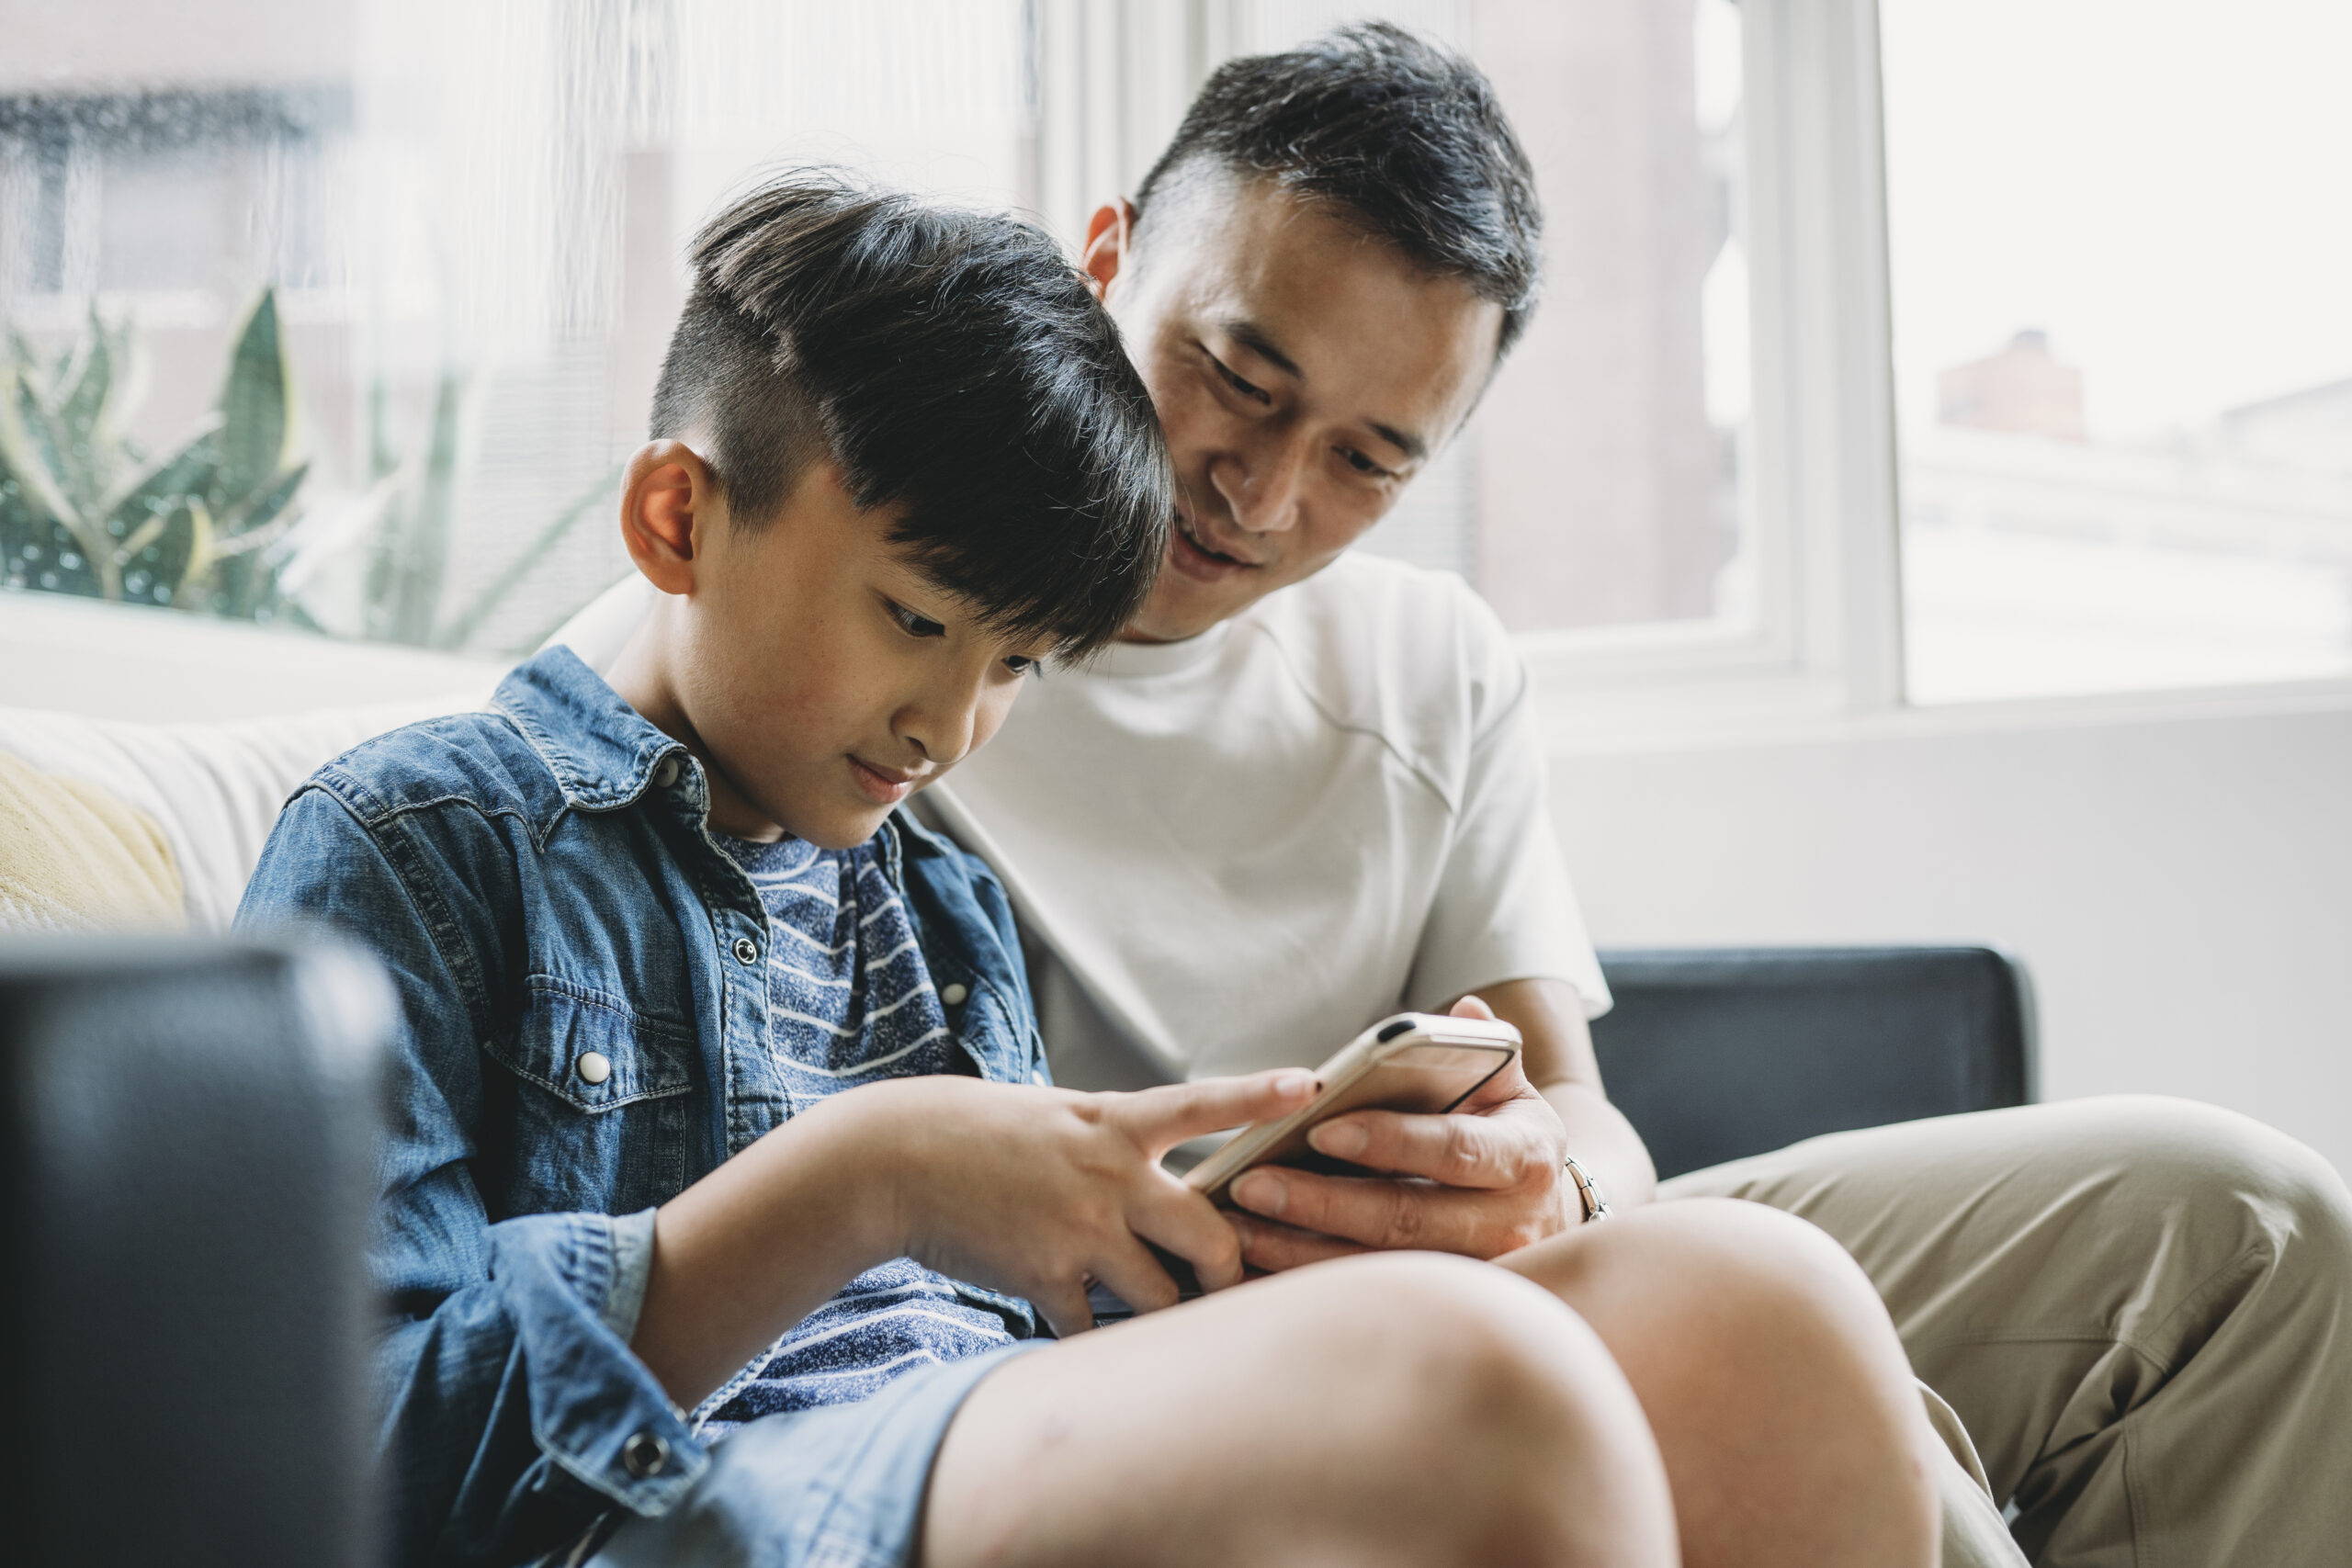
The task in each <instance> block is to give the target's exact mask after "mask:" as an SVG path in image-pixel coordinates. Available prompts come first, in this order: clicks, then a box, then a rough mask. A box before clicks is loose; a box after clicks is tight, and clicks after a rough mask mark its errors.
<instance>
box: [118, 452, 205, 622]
mask: <svg viewBox="0 0 2352 1568" xmlns="http://www.w3.org/2000/svg"><path fill="white" fill-rule="evenodd" d="M219 473H220V444H219V441H218V439H217V433H216V432H215V431H214V430H213V429H211V428H209V427H208V428H206V429H204V430H201V431H199V432H198V434H196V435H195V437H194V438H192V439H191V440H190V441H189V442H188V443H187V445H186V446H182V447H181V448H180V449H179V450H178V451H177V452H175V453H173V454H172V455H171V456H170V457H166V458H164V460H163V461H162V462H160V463H158V464H156V465H155V466H154V467H153V468H150V469H148V470H147V471H146V472H145V473H144V474H142V475H141V476H140V477H139V478H138V479H136V480H135V481H133V483H132V484H131V486H130V489H129V490H127V491H123V493H122V494H120V495H119V496H118V497H116V498H114V501H113V502H112V504H110V505H109V506H108V507H107V524H106V525H107V533H108V534H109V535H111V536H113V537H114V538H115V539H116V540H118V541H119V545H118V548H117V554H118V556H119V557H121V556H123V555H124V554H125V552H126V550H127V548H128V547H129V546H130V544H131V543H132V542H134V541H136V542H138V543H139V545H140V550H138V551H129V552H128V553H130V554H133V555H135V554H139V553H142V552H143V551H144V549H145V547H146V546H147V544H148V543H149V542H150V541H152V540H153V539H154V537H155V532H154V526H153V525H156V524H157V523H158V522H160V523H162V524H163V525H164V526H165V528H168V527H169V525H171V523H172V522H173V521H174V520H175V518H177V517H178V516H180V515H181V514H183V513H186V512H187V510H188V508H189V503H190V502H199V503H200V502H202V501H203V499H204V497H205V496H206V494H207V493H209V491H211V490H212V488H213V486H214V485H215V484H216V483H217V482H218V477H219ZM208 510H209V508H208ZM142 535H143V537H142ZM123 564H124V565H125V566H128V565H130V560H129V559H128V558H125V559H124V560H123ZM165 581H166V582H168V583H171V584H173V585H176V583H177V578H176V577H175V576H167V577H166V578H165Z"/></svg>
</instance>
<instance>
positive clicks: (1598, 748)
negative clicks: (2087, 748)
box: [1536, 668, 2352, 757]
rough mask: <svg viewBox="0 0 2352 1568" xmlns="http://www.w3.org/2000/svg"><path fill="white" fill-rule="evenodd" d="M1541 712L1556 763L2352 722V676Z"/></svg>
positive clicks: (1758, 696) (1805, 693)
mask: <svg viewBox="0 0 2352 1568" xmlns="http://www.w3.org/2000/svg"><path fill="white" fill-rule="evenodd" d="M1536 689H1537V692H1538V694H1539V709H1538V711H1539V713H1540V715H1541V719H1542V723H1543V726H1544V735H1545V737H1546V740H1547V750H1549V751H1550V752H1551V753H1552V754H1553V755H1555V756H1560V757H1573V756H1595V755H1606V754H1611V753H1626V752H1640V751H1700V750H1719V749H1732V748H1742V747H1753V746H1773V745H1806V744H1821V743H1826V742H1835V741H1840V740H1858V739H1896V738H1903V739H1927V738H1930V737H1942V736H1962V735H1990V734H2014V733H2018V732H2022V731H2031V730H2054V729H2095V728H2107V727H2112V726H2122V725H2149V724H2168V723H2178V722H2184V721H2193V720H2200V719H2217V718H2233V717H2259V716H2273V715H2290V714H2331V713H2334V714H2344V715H2346V716H2352V678H2342V677H2338V678H2332V679H2324V680H2306V681H2285V682H2274V683H2267V684H2256V685H2234V686H2205V687H2188V688H2175V689H2170V690H2164V691H2146V692H2105V693H2093V694H2074V695H2064V696H2048V697H2014V698H2006V699H2002V700H1999V701H1985V702H1968V703H1940V704H1937V705H1933V706H1924V707H1923V706H1917V705H1911V704H1907V703H1898V704H1895V705H1891V706H1886V707H1881V708H1874V709H1858V708H1856V707H1854V706H1853V705H1851V702H1850V698H1849V694H1848V693H1847V691H1846V690H1845V688H1844V687H1843V686H1842V685H1840V684H1838V683H1837V682H1830V681H1827V680H1823V679H1819V678H1812V679H1808V678H1805V677H1803V676H1799V675H1796V674H1793V673H1791V672H1789V671H1785V670H1783V671H1758V672H1755V673H1751V674H1747V675H1744V676H1721V675H1697V674H1693V675H1691V676H1690V677H1688V678H1684V679H1654V680H1651V681H1647V682H1640V683H1632V682H1610V683H1608V684H1605V685H1603V684H1586V683H1583V682H1562V681H1560V680H1558V679H1556V678H1553V679H1546V677H1545V674H1544V671H1542V670H1541V669H1540V668H1538V670H1537V672H1536Z"/></svg>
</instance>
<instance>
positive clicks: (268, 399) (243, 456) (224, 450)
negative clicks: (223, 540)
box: [209, 288, 293, 513]
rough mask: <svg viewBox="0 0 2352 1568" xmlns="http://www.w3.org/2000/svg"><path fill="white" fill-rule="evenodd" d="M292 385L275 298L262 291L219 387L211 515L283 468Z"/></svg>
mask: <svg viewBox="0 0 2352 1568" xmlns="http://www.w3.org/2000/svg"><path fill="white" fill-rule="evenodd" d="M292 380H293V378H292V374H291V372H290V371H289V370H288V367H287V363H286V345H285V343H284V341H283V339H282V337H281V335H280V333H278V330H277V290H275V289H269V288H265V289H263V290H262V295H261V299H259V300H258V301H257V302H255V304H254V311H253V314H252V315H250V316H248V317H247V318H245V327H244V331H243V332H242V333H239V334H238V336H237V348H236V352H235V353H234V354H233V355H231V356H230V359H229V376H228V379H227V380H226V381H224V382H223V383H222V384H221V387H220V472H219V473H218V475H216V476H215V479H214V481H213V486H212V489H211V491H210V492H209V501H210V502H211V510H212V511H213V512H214V513H226V512H228V511H229V509H230V508H231V507H232V506H234V505H235V504H236V503H237V502H241V501H243V499H244V498H245V497H247V496H249V495H252V494H254V492H255V491H259V490H261V489H262V488H263V487H264V486H265V485H267V484H268V483H270V482H271V480H272V479H275V478H276V477H277V473H278V470H280V469H281V468H285V467H286V458H287V450H288V441H289V437H290V436H291V434H292V430H293V422H292V421H291V420H290V419H289V418H288V408H289V406H290V404H291V401H292V400H291V396H290V393H291V389H292Z"/></svg>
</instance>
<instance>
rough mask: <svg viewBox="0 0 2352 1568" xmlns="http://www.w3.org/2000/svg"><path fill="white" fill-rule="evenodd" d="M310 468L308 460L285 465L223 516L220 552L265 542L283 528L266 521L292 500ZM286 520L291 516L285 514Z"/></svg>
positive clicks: (284, 508)
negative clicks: (262, 488)
mask: <svg viewBox="0 0 2352 1568" xmlns="http://www.w3.org/2000/svg"><path fill="white" fill-rule="evenodd" d="M310 472H311V465H310V464H308V463H304V464H301V465H300V466H299V467H296V468H288V469H287V470H286V471H285V472H284V473H282V474H280V475H279V476H278V477H277V483H275V484H273V485H271V486H270V487H269V488H268V489H267V490H265V491H262V492H261V493H260V494H258V495H255V496H254V497H253V498H251V499H250V500H249V501H247V502H245V504H244V505H243V506H241V507H239V508H238V509H237V511H236V513H235V514H234V515H233V516H231V517H227V518H223V519H222V520H221V524H220V546H219V549H220V554H222V555H232V554H234V553H236V552H238V551H240V550H249V549H252V548H254V547H255V546H257V545H262V544H266V543H267V542H268V541H269V539H271V538H275V537H277V534H279V533H282V532H284V530H283V529H277V530H273V529H271V528H270V524H271V523H272V522H274V521H275V520H276V519H277V514H278V513H281V512H283V511H285V510H286V508H287V505H288V503H289V502H292V501H293V499H294V492H295V491H298V490H300V489H301V488H302V480H303V479H306V478H307V477H309V475H310ZM286 521H287V522H288V523H291V522H293V521H294V519H293V518H291V517H288V519H287V520H286ZM248 540H250V541H251V543H248V542H247V541H248Z"/></svg>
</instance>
